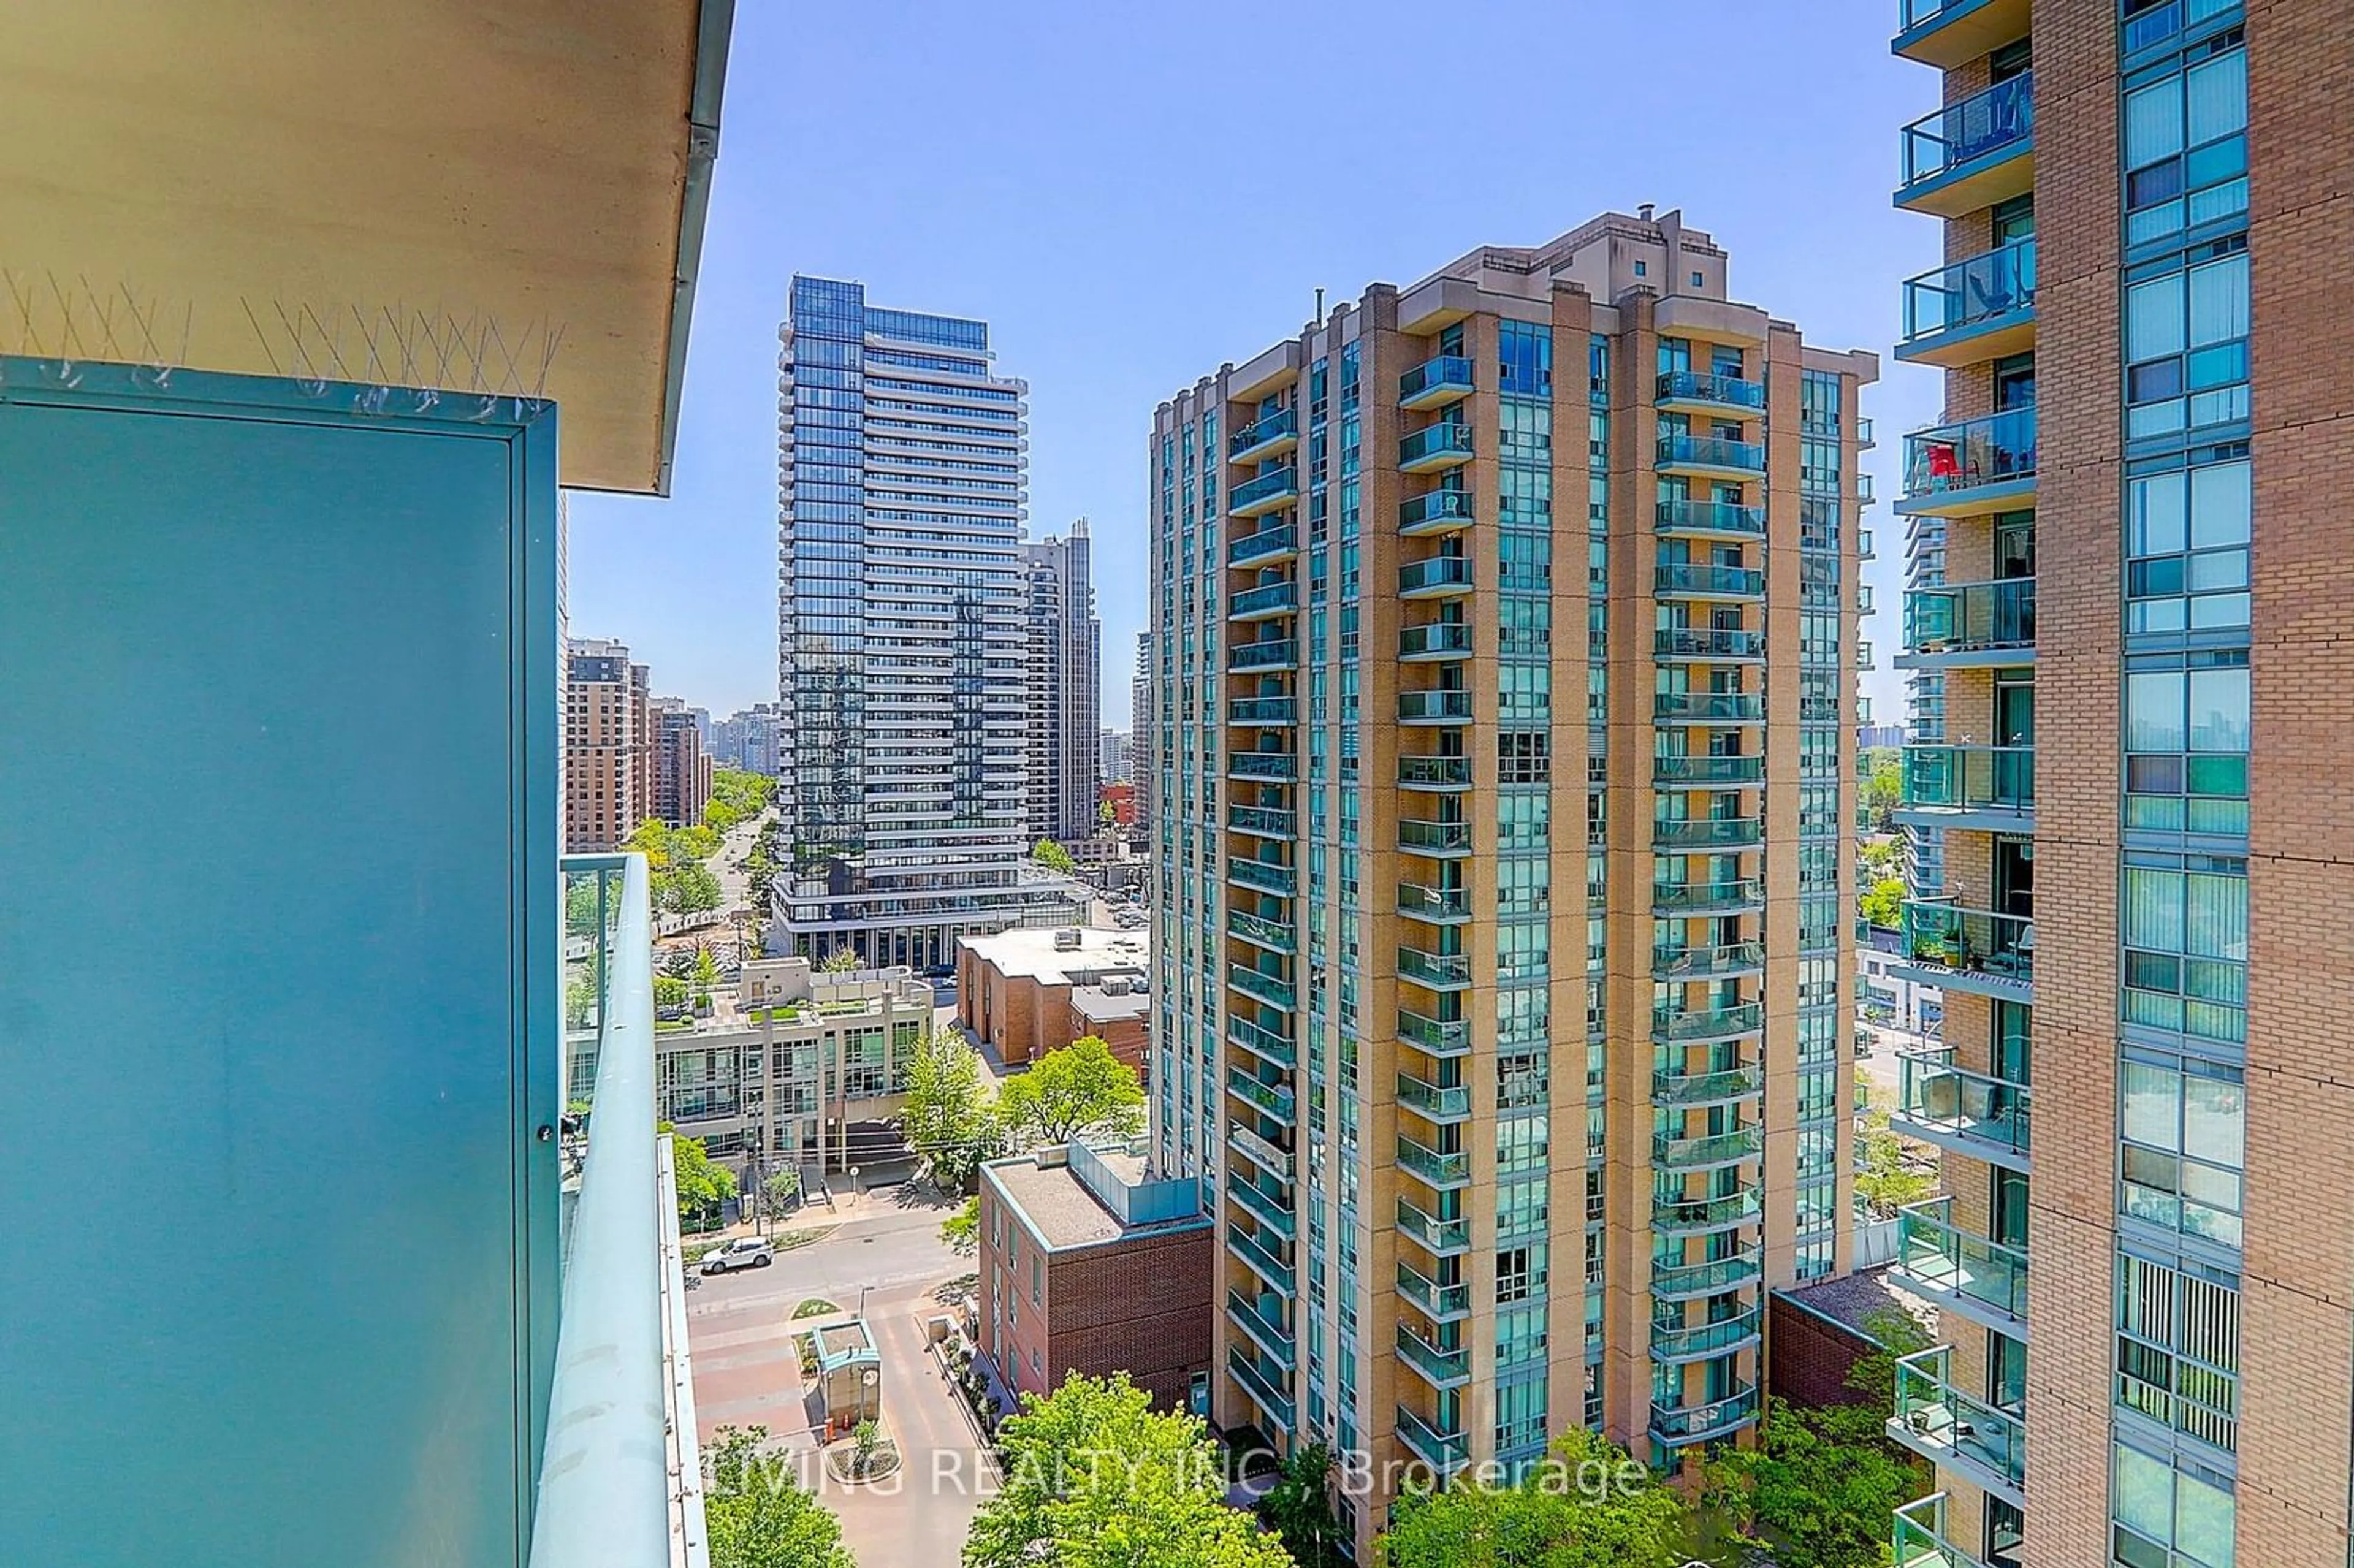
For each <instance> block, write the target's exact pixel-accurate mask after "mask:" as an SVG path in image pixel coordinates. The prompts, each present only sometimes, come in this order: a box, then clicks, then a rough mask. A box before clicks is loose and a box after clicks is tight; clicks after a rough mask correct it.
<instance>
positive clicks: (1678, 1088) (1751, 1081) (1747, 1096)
mask: <svg viewBox="0 0 2354 1568" xmlns="http://www.w3.org/2000/svg"><path fill="white" fill-rule="evenodd" d="M1764 1092H1765V1068H1764V1067H1761V1066H1759V1065H1757V1064H1755V1063H1754V1062H1752V1063H1748V1064H1745V1065H1742V1066H1737V1067H1714V1068H1700V1069H1695V1070H1692V1071H1689V1072H1686V1071H1681V1070H1679V1071H1675V1072H1654V1073H1652V1075H1651V1099H1652V1102H1653V1103H1654V1104H1657V1105H1663V1106H1680V1107H1683V1108H1685V1109H1688V1110H1691V1109H1698V1108H1701V1107H1707V1106H1721V1105H1736V1104H1739V1103H1740V1102H1742V1101H1744V1100H1752V1099H1755V1098H1756V1097H1758V1096H1759V1095H1761V1094H1763V1093H1764Z"/></svg>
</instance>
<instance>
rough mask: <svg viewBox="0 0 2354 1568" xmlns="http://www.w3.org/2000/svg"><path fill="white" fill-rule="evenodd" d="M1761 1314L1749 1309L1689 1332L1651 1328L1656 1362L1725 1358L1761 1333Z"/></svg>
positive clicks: (1664, 1326) (1666, 1326)
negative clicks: (1657, 1360)
mask: <svg viewBox="0 0 2354 1568" xmlns="http://www.w3.org/2000/svg"><path fill="white" fill-rule="evenodd" d="M1757 1324H1758V1312H1757V1308H1755V1307H1751V1308H1745V1309H1744V1310H1742V1311H1740V1312H1737V1313H1735V1314H1734V1316H1732V1317H1730V1318H1727V1319H1723V1321H1722V1322H1716V1323H1696V1324H1693V1325H1691V1327H1689V1328H1685V1327H1680V1326H1676V1325H1672V1324H1662V1323H1653V1324H1652V1325H1651V1354H1652V1356H1653V1357H1654V1358H1655V1359H1660V1360H1667V1361H1681V1360H1685V1359H1688V1358H1695V1357H1700V1356H1706V1355H1712V1354H1720V1355H1721V1354H1723V1352H1724V1351H1729V1350H1731V1349H1732V1348H1733V1347H1734V1346H1735V1345H1738V1344H1740V1343H1742V1342H1743V1341H1744V1340H1750V1339H1754V1338H1755V1337H1756V1335H1757V1332H1758V1328H1757Z"/></svg>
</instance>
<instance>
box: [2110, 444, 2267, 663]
mask: <svg viewBox="0 0 2354 1568" xmlns="http://www.w3.org/2000/svg"><path fill="white" fill-rule="evenodd" d="M2226 450H2230V449H2226ZM2252 490H2253V487H2252V478H2251V473H2250V469H2249V465H2248V463H2247V462H2246V461H2244V460H2242V461H2231V462H2220V463H2208V464H2204V465H2201V466H2200V467H2196V468H2190V469H2187V470H2174V471H2167V472H2160V473H2147V474H2142V475H2138V476H2137V477H2135V478H2133V479H2131V480H2128V481H2127V482H2126V556H2127V563H2126V599H2127V600H2128V602H2127V604H2126V630H2127V631H2129V632H2150V631H2182V630H2211V629H2214V628H2220V627H2229V626H2245V625H2247V624H2248V608H2249V606H2248V537H2249V526H2250V519H2251V515H2252V513H2253V494H2252Z"/></svg>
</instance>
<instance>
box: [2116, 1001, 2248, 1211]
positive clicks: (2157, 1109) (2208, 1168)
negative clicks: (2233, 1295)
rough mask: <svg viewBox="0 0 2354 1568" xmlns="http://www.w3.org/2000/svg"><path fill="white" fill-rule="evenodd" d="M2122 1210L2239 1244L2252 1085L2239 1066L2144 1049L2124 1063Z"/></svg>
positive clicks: (2120, 1092) (2120, 1089) (2120, 1075)
mask: <svg viewBox="0 0 2354 1568" xmlns="http://www.w3.org/2000/svg"><path fill="white" fill-rule="evenodd" d="M2117 1097H2118V1100H2119V1101H2120V1103H2121V1107H2122V1110H2121V1116H2120V1121H2119V1130H2120V1133H2121V1136H2122V1138H2123V1150H2122V1156H2123V1157H2122V1160H2121V1162H2120V1163H2121V1165H2122V1168H2123V1170H2122V1182H2121V1188H2122V1191H2121V1196H2120V1199H2119V1207H2120V1208H2122V1209H2123V1210H2124V1212H2125V1213H2127V1214H2129V1215H2131V1216H2132V1217H2133V1218H2135V1219H2137V1220H2141V1221H2144V1222H2146V1223H2147V1224H2153V1225H2157V1226H2159V1227H2160V1228H2162V1229H2165V1230H2168V1231H2175V1230H2179V1231H2181V1232H2183V1233H2184V1234H2190V1235H2196V1236H2203V1237H2205V1238H2206V1239H2207V1240H2209V1241H2214V1242H2221V1243H2223V1244H2224V1245H2229V1246H2238V1245H2240V1238H2241V1224H2240V1211H2241V1202H2242V1192H2241V1176H2242V1171H2243V1168H2244V1167H2245V1164H2246V1160H2247V1114H2248V1106H2247V1086H2246V1085H2245V1083H2244V1082H2243V1078H2242V1075H2241V1074H2240V1072H2239V1071H2238V1070H2237V1069H2236V1068H2232V1067H2226V1066H2222V1065H2219V1064H2215V1063H2210V1062H2203V1061H2200V1060H2199V1059H2198V1058H2196V1057H2179V1058H2177V1057H2170V1056H2167V1055H2164V1054H2159V1053H2156V1052H2145V1051H2142V1050H2140V1049H2138V1048H2135V1049H2130V1050H2128V1051H2127V1052H2126V1057H2125V1060H2123V1061H2122V1062H2120V1063H2119V1064H2118V1066H2117Z"/></svg>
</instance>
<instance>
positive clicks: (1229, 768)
mask: <svg viewBox="0 0 2354 1568" xmlns="http://www.w3.org/2000/svg"><path fill="white" fill-rule="evenodd" d="M1226 772H1227V773H1228V774H1229V775H1231V776H1232V777H1234V778H1236V779H1278V780H1285V781H1288V780H1289V779H1294V778H1297V777H1298V776H1299V758H1295V757H1294V756H1292V754H1291V753H1289V752H1288V751H1236V752H1231V753H1229V754H1228V755H1227V757H1226Z"/></svg>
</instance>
